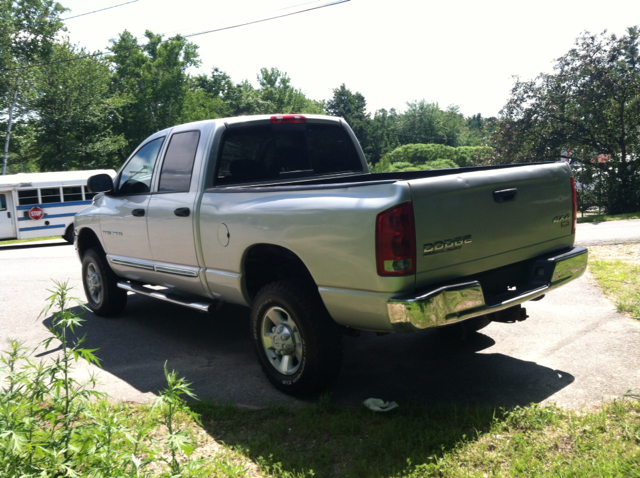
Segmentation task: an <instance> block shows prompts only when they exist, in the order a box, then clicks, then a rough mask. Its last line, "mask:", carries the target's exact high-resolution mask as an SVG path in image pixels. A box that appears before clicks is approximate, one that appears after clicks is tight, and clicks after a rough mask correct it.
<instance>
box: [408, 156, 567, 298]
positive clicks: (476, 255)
mask: <svg viewBox="0 0 640 478" xmlns="http://www.w3.org/2000/svg"><path fill="white" fill-rule="evenodd" d="M570 177H571V170H570V168H569V166H568V165H566V164H563V163H551V164H537V165H527V166H522V167H511V168H504V169H491V170H486V171H475V172H461V173H458V174H451V175H447V176H441V177H437V178H428V179H417V180H410V181H409V185H410V188H411V196H412V201H413V210H414V215H415V225H416V249H417V250H416V255H417V263H416V266H417V267H416V269H417V272H416V287H423V286H427V285H430V284H434V283H438V282H443V281H447V280H452V279H455V278H456V277H461V276H469V275H472V274H478V273H480V272H483V271H487V270H490V269H496V268H500V267H503V266H506V265H508V264H513V263H515V262H519V261H524V260H527V259H531V258H533V257H535V256H538V255H540V254H544V253H547V252H552V251H557V250H561V249H563V248H566V247H569V246H571V245H572V244H573V242H574V234H573V233H572V221H573V219H572V196H571V183H570Z"/></svg>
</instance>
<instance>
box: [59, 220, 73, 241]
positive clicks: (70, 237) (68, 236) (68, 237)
mask: <svg viewBox="0 0 640 478" xmlns="http://www.w3.org/2000/svg"><path fill="white" fill-rule="evenodd" d="M74 237H75V233H74V232H73V224H71V225H69V227H67V230H66V231H64V235H63V236H62V239H64V240H65V241H67V242H68V243H69V244H73V239H74Z"/></svg>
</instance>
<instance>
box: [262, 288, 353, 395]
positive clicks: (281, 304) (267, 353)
mask: <svg viewBox="0 0 640 478" xmlns="http://www.w3.org/2000/svg"><path fill="white" fill-rule="evenodd" d="M251 328H252V335H253V341H254V345H255V350H256V354H257V355H258V360H259V361H260V365H261V366H262V370H263V371H264V373H265V375H266V376H267V378H268V379H269V380H270V381H271V383H272V384H273V385H274V386H275V387H276V388H278V389H279V390H282V391H283V392H285V393H287V394H289V395H297V396H300V395H309V394H313V393H316V392H319V391H320V390H322V389H323V388H324V387H326V386H327V385H329V384H330V383H331V382H332V381H333V380H334V379H335V378H336V376H337V375H338V373H339V371H340V365H341V362H342V334H341V333H340V329H339V327H338V326H337V325H336V323H335V322H334V321H333V319H332V318H331V317H330V316H329V314H328V312H327V311H326V309H325V307H324V304H323V303H322V300H321V299H320V297H319V296H318V294H317V292H316V291H315V290H314V289H313V288H312V287H306V286H303V285H300V284H298V283H295V282H293V281H279V282H274V283H272V284H268V285H266V286H265V287H263V288H262V289H261V290H260V291H259V292H258V294H257V296H256V299H255V302H254V306H253V310H252V312H251Z"/></svg>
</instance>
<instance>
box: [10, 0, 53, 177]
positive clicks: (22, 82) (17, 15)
mask: <svg viewBox="0 0 640 478" xmlns="http://www.w3.org/2000/svg"><path fill="white" fill-rule="evenodd" d="M64 11H65V9H64V8H63V7H62V6H61V5H60V4H59V3H58V2H54V1H53V0H15V1H12V0H0V69H1V70H2V71H0V113H1V115H2V117H3V118H4V117H6V118H7V119H6V121H7V126H6V128H5V140H4V159H3V164H2V174H6V170H7V162H8V158H9V148H10V142H11V129H12V126H13V123H14V121H15V120H16V118H17V117H20V116H23V115H25V114H26V113H27V112H28V103H27V100H28V97H29V89H30V83H31V82H30V80H31V79H32V75H33V67H34V66H35V64H37V63H40V62H44V61H46V60H47V58H48V57H49V56H50V54H51V52H52V49H53V44H54V40H55V36H56V34H57V33H58V32H59V31H61V30H62V29H63V24H62V21H61V20H60V14H61V13H62V12H64Z"/></svg>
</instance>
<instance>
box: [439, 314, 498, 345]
mask: <svg viewBox="0 0 640 478" xmlns="http://www.w3.org/2000/svg"><path fill="white" fill-rule="evenodd" d="M490 323H491V316H490V315H481V316H480V317H474V318H472V319H467V320H464V321H462V322H458V323H456V324H451V325H446V326H444V327H438V329H437V330H438V332H439V333H440V334H441V335H442V336H443V337H444V338H445V339H447V340H452V341H456V340H465V339H467V338H469V336H470V335H471V334H473V333H475V332H477V331H478V330H480V329H484V328H485V327H486V326H487V325H489V324H490Z"/></svg>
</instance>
